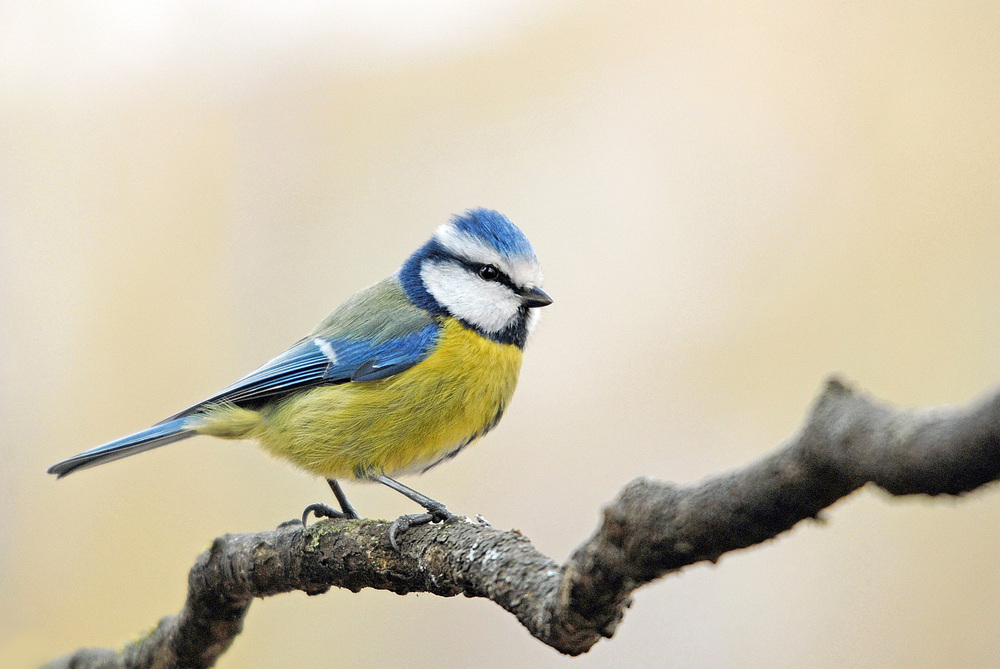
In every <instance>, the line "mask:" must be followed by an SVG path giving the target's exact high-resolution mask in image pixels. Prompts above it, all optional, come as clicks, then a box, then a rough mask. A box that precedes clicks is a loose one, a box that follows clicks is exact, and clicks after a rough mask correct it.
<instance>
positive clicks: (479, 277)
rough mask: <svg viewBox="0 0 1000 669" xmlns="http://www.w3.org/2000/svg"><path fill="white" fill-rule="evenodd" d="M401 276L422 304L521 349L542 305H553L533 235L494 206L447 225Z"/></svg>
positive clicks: (405, 284) (434, 236)
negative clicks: (543, 282)
mask: <svg viewBox="0 0 1000 669" xmlns="http://www.w3.org/2000/svg"><path fill="white" fill-rule="evenodd" d="M399 277H400V281H401V282H402V284H403V288H404V289H405V290H406V294H407V295H408V296H409V298H410V299H411V300H412V301H413V302H414V303H415V304H417V305H418V306H420V307H422V308H424V309H427V310H428V311H431V312H433V313H439V314H448V315H450V316H453V317H455V318H457V319H458V320H460V321H461V322H462V323H464V324H465V325H467V326H468V327H471V328H473V329H475V330H476V331H477V332H478V333H479V334H481V335H483V336H484V337H488V338H490V339H493V340H494V341H498V342H501V343H505V344H516V345H518V346H521V347H523V346H524V342H525V340H526V339H527V337H528V333H529V332H530V331H531V329H532V327H534V324H535V320H536V318H537V308H538V307H544V306H546V305H548V304H551V303H552V298H550V297H549V296H548V295H546V294H545V292H544V291H543V290H542V288H541V285H542V269H541V266H540V265H539V264H538V258H537V257H536V256H535V251H534V249H533V248H531V243H530V242H529V241H528V238H527V237H525V236H524V233H523V232H521V231H520V230H519V229H518V227H517V226H516V225H514V224H513V223H511V222H510V221H509V220H508V219H507V217H505V216H504V215H503V214H500V213H498V212H495V211H492V210H490V209H473V210H470V211H468V212H466V213H465V214H464V215H462V216H455V217H454V218H452V220H451V221H449V222H448V223H446V224H444V225H442V226H441V227H440V228H438V229H437V230H436V231H435V232H434V235H433V236H432V237H431V238H430V240H429V241H428V242H427V243H426V244H424V245H423V246H421V247H420V248H419V249H417V251H416V252H415V253H414V254H413V255H412V256H410V257H409V259H408V260H407V261H406V262H405V263H404V264H403V267H402V268H401V269H400V271H399Z"/></svg>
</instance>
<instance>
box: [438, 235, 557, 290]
mask: <svg viewBox="0 0 1000 669" xmlns="http://www.w3.org/2000/svg"><path fill="white" fill-rule="evenodd" d="M434 240H435V241H437V243H438V244H440V245H441V246H443V247H444V248H445V249H446V250H447V251H448V252H449V253H451V254H452V255H454V256H456V257H459V258H464V259H466V260H469V261H471V262H478V263H483V264H484V265H496V266H497V268H498V269H499V270H500V271H502V272H503V273H504V274H506V275H507V276H509V277H510V278H511V280H512V281H513V282H514V283H515V284H516V285H518V286H520V287H522V288H538V287H540V286H541V285H542V268H541V265H539V264H538V259H537V258H534V257H532V256H522V255H518V256H509V255H503V254H501V253H500V252H499V251H498V250H496V249H495V248H493V247H492V246H490V245H489V244H487V243H486V242H484V241H483V240H481V239H479V238H478V237H474V236H473V235H470V234H469V233H467V232H463V231H461V230H459V229H458V228H456V227H455V225H454V224H453V223H445V224H444V225H442V226H441V227H439V228H438V229H437V230H436V231H435V232H434Z"/></svg>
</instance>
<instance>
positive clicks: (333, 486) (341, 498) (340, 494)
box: [326, 479, 361, 519]
mask: <svg viewBox="0 0 1000 669" xmlns="http://www.w3.org/2000/svg"><path fill="white" fill-rule="evenodd" d="M326 482H327V483H329V484H330V490H332V491H333V496H334V497H336V498H337V503H338V504H340V510H341V511H343V512H344V517H345V518H351V519H355V518H360V517H361V516H359V515H358V512H357V511H355V510H354V507H353V506H352V505H351V503H350V502H349V501H348V500H347V495H345V494H344V489H343V488H341V487H340V484H339V483H337V480H336V479H327V480H326Z"/></svg>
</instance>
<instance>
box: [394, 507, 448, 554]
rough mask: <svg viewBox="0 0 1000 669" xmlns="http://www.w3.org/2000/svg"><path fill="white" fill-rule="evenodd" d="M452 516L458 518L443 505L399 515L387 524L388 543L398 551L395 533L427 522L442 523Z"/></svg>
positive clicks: (397, 533) (400, 532)
mask: <svg viewBox="0 0 1000 669" xmlns="http://www.w3.org/2000/svg"><path fill="white" fill-rule="evenodd" d="M452 518H458V516H456V515H455V514H453V513H452V512H451V511H449V510H448V509H446V508H445V507H444V506H443V505H441V506H435V507H432V508H428V509H427V512H426V513H411V514H408V515H406V516H400V517H399V518H397V519H396V520H394V521H392V525H390V526H389V545H391V546H392V548H393V550H395V551H396V552H397V553H399V552H401V551H400V550H399V543H398V542H397V541H396V536H397V535H399V534H402V533H403V532H406V531H407V530H408V529H410V528H411V527H419V526H421V525H426V524H428V523H443V522H445V521H448V520H451V519H452Z"/></svg>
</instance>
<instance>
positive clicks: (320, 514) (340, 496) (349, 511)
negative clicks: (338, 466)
mask: <svg viewBox="0 0 1000 669" xmlns="http://www.w3.org/2000/svg"><path fill="white" fill-rule="evenodd" d="M326 482H327V483H329V484H330V489H331V490H333V495H334V497H336V498H337V503H338V504H340V511H337V510H336V509H334V508H333V507H332V506H330V505H329V504H323V503H322V502H318V503H316V504H310V505H309V506H307V507H306V508H305V510H304V511H303V512H302V524H303V525H305V524H306V521H307V520H308V519H309V514H310V513H311V514H313V515H315V516H316V517H317V518H347V519H355V518H360V517H361V516H359V515H358V512H357V511H355V510H354V507H353V506H351V503H350V502H349V501H348V499H347V495H345V494H344V490H343V489H342V488H341V487H340V484H339V483H337V481H336V480H335V479H327V480H326Z"/></svg>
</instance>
